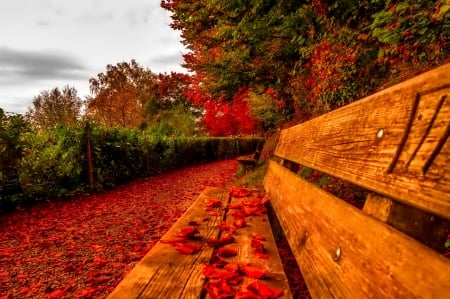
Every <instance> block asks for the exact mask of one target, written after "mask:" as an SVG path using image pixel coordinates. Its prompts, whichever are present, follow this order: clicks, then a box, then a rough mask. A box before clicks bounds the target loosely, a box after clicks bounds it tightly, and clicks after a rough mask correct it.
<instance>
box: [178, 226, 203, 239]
mask: <svg viewBox="0 0 450 299" xmlns="http://www.w3.org/2000/svg"><path fill="white" fill-rule="evenodd" d="M198 233H199V231H198V228H197V227H186V228H183V229H182V230H181V231H180V233H179V234H178V237H184V238H186V239H193V238H194V237H195V235H196V234H198Z"/></svg>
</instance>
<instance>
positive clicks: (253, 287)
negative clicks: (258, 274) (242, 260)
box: [247, 281, 283, 299]
mask: <svg viewBox="0 0 450 299" xmlns="http://www.w3.org/2000/svg"><path fill="white" fill-rule="evenodd" d="M247 289H248V290H250V291H252V292H254V293H255V294H257V295H259V296H260V298H267V299H276V298H278V297H281V295H283V290H280V289H276V288H273V287H271V286H268V285H267V284H265V283H263V282H261V281H254V282H252V283H251V284H249V285H248V286H247Z"/></svg>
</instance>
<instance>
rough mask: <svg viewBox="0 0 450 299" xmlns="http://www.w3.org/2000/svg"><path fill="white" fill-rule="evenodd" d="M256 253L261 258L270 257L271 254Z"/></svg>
mask: <svg viewBox="0 0 450 299" xmlns="http://www.w3.org/2000/svg"><path fill="white" fill-rule="evenodd" d="M255 255H256V256H257V257H258V258H260V259H265V260H267V259H269V257H270V256H269V255H268V254H267V253H262V252H255Z"/></svg>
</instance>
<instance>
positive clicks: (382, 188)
mask: <svg viewBox="0 0 450 299" xmlns="http://www.w3.org/2000/svg"><path fill="white" fill-rule="evenodd" d="M449 134H450V64H447V65H445V66H442V67H439V68H437V69H435V70H433V71H430V72H428V73H425V74H422V75H420V76H418V77H415V78H413V79H411V80H408V81H406V82H404V83H401V84H398V85H396V86H394V87H391V88H389V89H386V90H383V91H381V92H379V93H376V94H374V95H372V96H369V97H367V98H364V99H362V100H360V101H357V102H355V103H353V104H350V105H348V106H346V107H343V108H341V109H338V110H335V111H333V112H331V113H328V114H325V115H323V116H320V117H318V118H315V119H313V120H311V121H308V122H306V123H304V124H301V125H298V126H294V127H292V128H289V129H287V130H284V131H282V133H281V136H280V139H279V141H278V144H277V148H276V150H275V156H276V159H275V160H276V161H278V162H279V163H277V162H275V161H270V165H269V169H268V172H267V174H266V176H265V179H264V187H265V189H266V191H267V192H268V194H269V195H270V203H271V205H272V206H273V209H274V212H275V215H276V216H277V218H278V220H279V222H280V224H281V227H282V229H283V231H284V233H285V234H286V238H287V240H288V241H289V244H290V246H291V249H292V251H293V253H294V255H295V257H296V260H297V262H298V264H299V266H300V268H301V271H302V274H303V276H304V278H305V281H306V283H307V286H308V289H309V291H310V293H311V296H312V297H313V298H450V261H449V260H448V259H446V258H444V257H443V256H442V255H440V254H438V253H437V252H436V251H434V250H432V249H430V248H429V247H427V246H425V245H423V244H421V243H420V242H418V241H416V240H414V239H413V238H412V237H410V236H408V235H406V234H405V233H402V232H400V230H402V231H404V230H405V229H406V231H408V230H409V231H410V232H411V231H412V232H411V233H413V234H414V230H422V231H423V234H425V235H427V234H434V237H438V238H440V244H441V247H443V244H444V242H445V241H446V238H447V235H448V233H449V232H450V231H449V226H448V220H449V219H450V141H449ZM298 165H303V166H307V167H310V168H313V169H316V170H319V171H321V172H324V173H327V174H329V175H332V176H334V177H337V178H341V179H344V180H346V181H348V182H351V183H353V184H355V185H359V186H362V187H364V188H366V189H368V190H371V191H372V192H373V194H371V196H369V197H368V199H367V200H366V203H365V207H364V209H363V210H362V211H361V210H359V209H357V208H355V207H353V206H351V205H349V204H347V203H346V202H344V201H342V200H340V199H338V198H336V197H334V196H332V195H331V194H329V193H327V192H325V191H324V190H323V189H321V188H318V187H317V186H316V185H313V184H311V183H309V182H307V181H305V180H303V179H302V178H301V177H300V176H299V175H297V174H296V172H297V169H298ZM292 170H293V171H292ZM404 207H408V208H406V209H405V208H404ZM423 215H425V216H423ZM391 225H394V227H393V226H391ZM431 229H433V230H431ZM436 231H437V232H436ZM416 237H420V236H417V235H416Z"/></svg>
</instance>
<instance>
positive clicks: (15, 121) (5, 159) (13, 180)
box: [0, 108, 29, 210]
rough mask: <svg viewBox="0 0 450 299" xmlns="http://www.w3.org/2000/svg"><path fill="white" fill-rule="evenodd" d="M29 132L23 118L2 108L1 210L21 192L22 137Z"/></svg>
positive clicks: (0, 118)
mask: <svg viewBox="0 0 450 299" xmlns="http://www.w3.org/2000/svg"><path fill="white" fill-rule="evenodd" d="M28 130H29V124H28V123H27V122H26V121H25V119H24V117H23V116H21V115H18V114H6V113H4V111H3V110H2V109H1V108H0V210H1V209H2V206H4V205H5V204H6V203H9V202H11V201H14V200H16V199H17V197H18V194H20V192H21V187H20V180H19V164H20V160H21V159H22V157H23V154H24V144H23V142H22V140H21V137H22V135H23V134H24V133H25V132H27V131H28Z"/></svg>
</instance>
